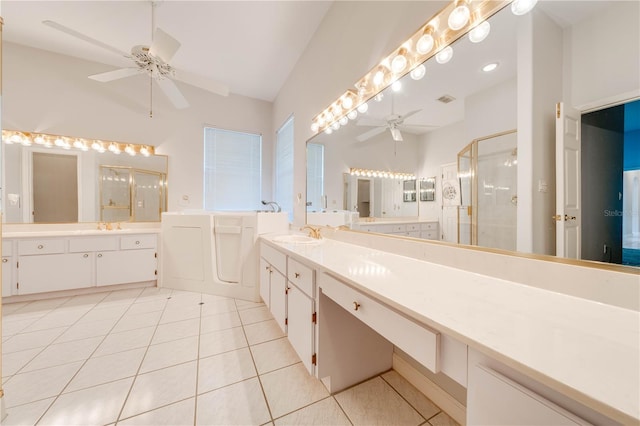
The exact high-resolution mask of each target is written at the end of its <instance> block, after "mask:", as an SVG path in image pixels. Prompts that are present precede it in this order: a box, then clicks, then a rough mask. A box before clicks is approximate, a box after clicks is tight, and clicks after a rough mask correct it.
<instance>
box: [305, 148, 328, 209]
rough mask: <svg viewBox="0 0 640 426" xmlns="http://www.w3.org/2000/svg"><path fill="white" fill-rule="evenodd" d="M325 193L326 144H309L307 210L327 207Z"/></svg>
mask: <svg viewBox="0 0 640 426" xmlns="http://www.w3.org/2000/svg"><path fill="white" fill-rule="evenodd" d="M323 194H324V145H320V144H317V143H308V144H307V210H309V211H318V210H322V209H323V208H326V203H324V202H323V196H324V195H323Z"/></svg>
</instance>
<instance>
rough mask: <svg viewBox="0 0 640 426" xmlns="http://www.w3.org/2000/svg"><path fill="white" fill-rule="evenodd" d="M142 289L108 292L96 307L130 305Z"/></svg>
mask: <svg viewBox="0 0 640 426" xmlns="http://www.w3.org/2000/svg"><path fill="white" fill-rule="evenodd" d="M143 290H144V289H142V288H132V289H127V290H115V291H112V292H110V293H109V294H108V295H107V296H106V297H105V298H104V299H102V300H101V301H100V303H99V304H98V307H105V306H115V305H130V304H132V303H133V301H134V300H135V299H136V297H138V296H139V295H140V294H141V293H142V291H143Z"/></svg>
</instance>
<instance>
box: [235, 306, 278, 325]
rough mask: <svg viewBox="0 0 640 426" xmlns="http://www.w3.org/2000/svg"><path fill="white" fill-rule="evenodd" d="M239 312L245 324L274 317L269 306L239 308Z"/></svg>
mask: <svg viewBox="0 0 640 426" xmlns="http://www.w3.org/2000/svg"><path fill="white" fill-rule="evenodd" d="M238 313H239V314H240V320H242V324H245V325H247V324H253V323H256V322H262V321H267V320H270V319H273V316H272V315H271V312H269V308H267V307H266V306H260V307H258V308H251V309H244V310H239V311H238Z"/></svg>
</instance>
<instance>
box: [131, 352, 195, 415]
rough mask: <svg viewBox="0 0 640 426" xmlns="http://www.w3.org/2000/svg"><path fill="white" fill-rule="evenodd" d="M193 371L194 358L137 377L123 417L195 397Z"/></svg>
mask: <svg viewBox="0 0 640 426" xmlns="http://www.w3.org/2000/svg"><path fill="white" fill-rule="evenodd" d="M196 370H197V369H196V362H195V361H193V362H189V363H187V364H180V365H176V366H173V367H168V368H164V369H162V370H157V371H152V372H151V373H146V374H141V375H139V376H137V377H136V379H135V383H134V384H133V388H132V389H131V393H130V395H129V397H128V398H127V402H126V404H125V406H124V410H123V411H122V418H127V417H131V416H134V415H136V414H141V413H144V412H146V411H149V410H153V409H155V408H159V407H162V406H164V405H167V404H171V403H173V402H177V401H180V400H183V399H187V398H190V397H192V396H195V393H196Z"/></svg>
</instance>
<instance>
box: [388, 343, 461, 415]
mask: <svg viewBox="0 0 640 426" xmlns="http://www.w3.org/2000/svg"><path fill="white" fill-rule="evenodd" d="M393 369H394V370H395V371H396V372H397V373H398V374H400V375H401V376H402V377H404V378H405V379H406V380H407V381H408V382H409V383H411V384H412V385H413V386H414V387H415V388H417V389H418V390H419V391H420V392H422V393H423V394H424V395H425V396H426V397H427V398H429V399H430V400H431V401H433V403H434V404H436V405H437V406H438V407H440V408H441V409H442V410H443V411H444V412H445V413H447V414H448V415H449V416H451V417H452V418H453V419H454V420H455V421H456V422H458V423H460V424H461V425H465V424H466V423H467V408H466V407H465V406H464V405H462V404H461V403H460V402H459V401H458V400H456V399H455V398H454V397H452V396H451V395H449V394H448V393H447V392H445V391H444V390H443V389H442V388H441V387H440V386H438V385H436V384H435V383H433V382H432V381H431V380H429V379H428V378H426V377H425V376H424V375H422V374H420V372H419V371H418V370H416V369H415V368H414V367H413V366H412V365H411V364H409V363H408V362H407V361H405V360H404V359H402V358H401V357H400V356H398V354H395V353H394V354H393Z"/></svg>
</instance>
